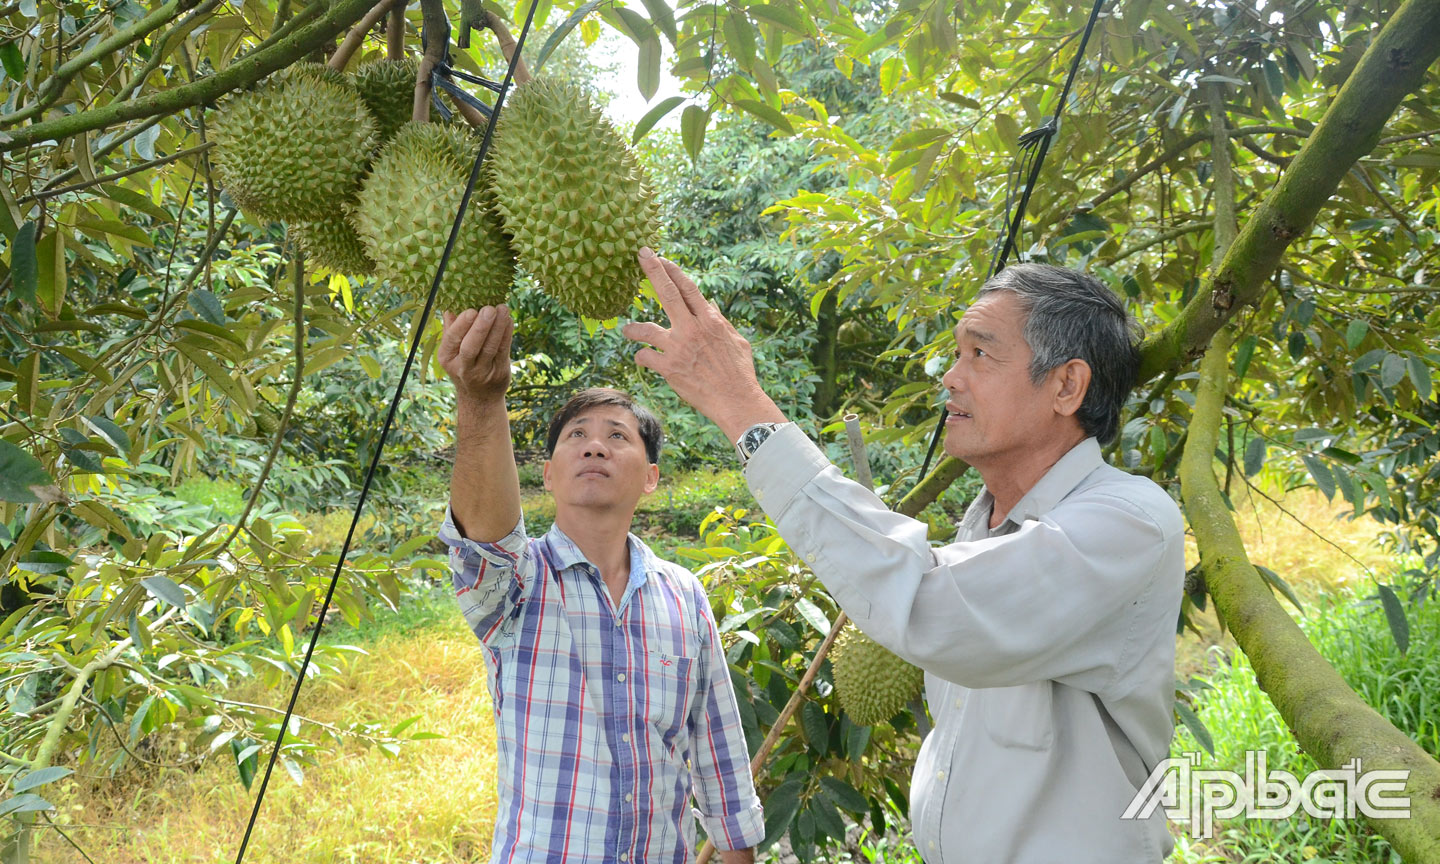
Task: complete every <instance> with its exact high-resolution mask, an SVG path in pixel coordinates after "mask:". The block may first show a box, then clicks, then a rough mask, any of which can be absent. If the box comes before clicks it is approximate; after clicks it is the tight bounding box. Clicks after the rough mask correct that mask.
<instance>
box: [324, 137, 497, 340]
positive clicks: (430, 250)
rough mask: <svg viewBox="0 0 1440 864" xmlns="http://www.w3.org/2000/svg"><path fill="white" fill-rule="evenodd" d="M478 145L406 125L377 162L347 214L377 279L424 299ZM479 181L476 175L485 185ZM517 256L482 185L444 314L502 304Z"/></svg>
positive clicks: (469, 213) (451, 274) (449, 280)
mask: <svg viewBox="0 0 1440 864" xmlns="http://www.w3.org/2000/svg"><path fill="white" fill-rule="evenodd" d="M479 149H480V141H479V140H478V139H477V138H475V137H474V136H473V135H471V134H469V132H468V131H467V130H466V129H464V128H462V127H459V126H452V125H448V124H439V123H408V124H406V125H405V126H403V127H401V129H400V131H399V132H397V133H396V134H395V137H394V138H393V139H392V140H391V141H390V143H389V144H388V145H386V147H385V149H384V150H382V151H381V152H380V155H379V156H378V157H376V159H375V164H374V166H373V167H372V169H371V172H370V176H369V177H367V178H366V179H365V184H364V186H363V188H362V189H361V190H360V197H359V199H358V200H357V202H356V204H355V208H354V210H353V213H352V219H353V223H354V225H355V229H356V232H357V233H358V234H359V235H360V239H361V241H362V242H363V243H364V244H365V251H366V253H367V254H368V255H369V256H370V258H371V259H372V260H373V261H374V262H375V267H376V272H377V273H379V274H380V275H381V276H382V277H383V278H385V279H388V280H389V281H390V282H391V283H392V284H394V285H396V286H397V287H401V288H404V289H407V290H409V291H410V292H411V293H413V294H414V295H415V296H416V297H419V298H424V297H425V296H426V295H427V294H428V293H429V291H430V283H431V281H432V280H433V279H434V278H435V268H436V267H437V266H438V265H439V263H440V254H441V252H442V251H444V249H445V242H446V240H447V239H448V238H449V236H450V225H451V223H452V222H454V220H455V213H456V211H457V210H458V209H459V207H460V197H461V195H462V194H464V191H465V184H466V182H467V181H468V180H469V179H470V168H471V166H472V165H473V164H474V161H475V154H476V152H477V151H478V150H479ZM483 176H484V175H482V178H483ZM514 279H515V253H514V251H513V250H512V249H511V247H510V238H509V237H508V235H507V234H506V233H505V231H504V228H503V227H502V226H501V224H500V220H499V218H498V217H497V216H496V215H495V211H494V205H493V201H492V200H491V197H490V194H489V190H488V189H487V188H486V187H485V186H484V184H483V183H482V184H479V185H477V187H476V189H475V194H474V195H472V196H471V198H470V205H469V207H467V208H466V211H465V221H464V222H463V223H462V224H461V226H460V235H459V237H457V238H456V241H455V249H454V250H453V251H452V252H451V254H450V263H449V264H448V265H446V269H445V280H444V281H443V282H442V283H441V285H440V293H439V296H438V297H437V298H436V304H437V308H439V309H440V310H442V311H448V312H460V311H461V310H464V309H471V308H475V309H478V308H480V307H481V306H487V305H493V304H495V303H500V302H502V301H504V299H505V297H506V295H507V294H508V293H509V290H510V283H511V282H513V281H514Z"/></svg>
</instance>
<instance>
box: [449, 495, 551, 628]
mask: <svg viewBox="0 0 1440 864" xmlns="http://www.w3.org/2000/svg"><path fill="white" fill-rule="evenodd" d="M439 537H440V540H441V542H443V543H444V544H445V545H446V546H448V547H450V580H451V583H452V584H453V585H454V588H455V598H456V600H458V601H459V603H460V611H461V612H463V613H464V614H465V621H466V622H467V623H468V624H469V625H470V629H471V630H472V631H474V633H475V636H476V637H477V638H478V639H479V640H480V641H481V642H487V643H488V642H489V639H490V636H491V635H493V634H494V632H495V630H496V629H497V628H498V627H499V625H500V624H501V623H502V622H503V621H504V620H505V619H506V618H508V617H509V616H510V614H511V613H513V612H515V611H516V610H517V609H518V608H519V605H520V604H521V603H522V602H524V599H525V596H526V594H527V592H528V591H529V589H530V586H531V584H532V583H533V582H534V576H535V571H536V562H535V558H534V553H533V552H532V550H531V545H530V542H529V538H528V537H527V536H526V534H525V517H524V516H523V515H522V516H521V517H520V519H519V521H517V522H516V523H515V528H514V530H512V531H511V532H510V533H509V534H506V535H505V536H504V537H501V538H500V539H499V540H497V541H495V542H493V543H480V542H477V541H475V540H471V539H469V538H468V537H465V536H464V535H462V534H461V533H460V531H459V529H458V528H456V527H455V514H454V513H453V512H451V510H450V508H449V507H447V508H446V509H445V521H444V523H442V524H441V526H440V534H439Z"/></svg>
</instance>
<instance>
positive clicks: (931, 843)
mask: <svg viewBox="0 0 1440 864" xmlns="http://www.w3.org/2000/svg"><path fill="white" fill-rule="evenodd" d="M930 849H931V850H932V851H933V850H934V849H935V841H934V840H931V841H930Z"/></svg>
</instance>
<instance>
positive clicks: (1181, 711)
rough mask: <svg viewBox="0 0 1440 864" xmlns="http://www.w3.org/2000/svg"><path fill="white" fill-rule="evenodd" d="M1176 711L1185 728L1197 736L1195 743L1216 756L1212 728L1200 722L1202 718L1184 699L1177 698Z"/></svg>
mask: <svg viewBox="0 0 1440 864" xmlns="http://www.w3.org/2000/svg"><path fill="white" fill-rule="evenodd" d="M1175 713H1176V715H1178V716H1179V717H1180V722H1182V723H1184V724H1185V728H1186V729H1189V730H1190V734H1191V735H1193V736H1195V743H1197V744H1199V745H1200V746H1201V747H1204V748H1205V752H1206V753H1209V754H1210V755H1211V756H1214V755H1215V741H1214V739H1212V738H1211V737H1210V730H1209V729H1206V728H1205V724H1204V723H1201V722H1200V718H1199V717H1197V716H1196V715H1195V712H1194V711H1191V710H1190V706H1189V705H1186V704H1185V703H1184V701H1182V700H1180V699H1176V700H1175Z"/></svg>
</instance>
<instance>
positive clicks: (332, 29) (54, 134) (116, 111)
mask: <svg viewBox="0 0 1440 864" xmlns="http://www.w3.org/2000/svg"><path fill="white" fill-rule="evenodd" d="M370 5H371V0H335V2H334V4H333V5H332V6H330V8H329V9H328V10H327V11H326V12H325V14H324V15H323V16H321V17H320V18H319V19H318V20H316V21H314V22H313V23H311V24H308V25H306V26H304V27H301V28H300V29H298V30H296V31H295V32H294V33H293V34H291V35H290V36H289V37H287V38H285V39H283V40H280V41H278V42H276V43H275V44H274V45H271V46H270V47H268V48H264V49H262V50H259V51H256V52H255V53H253V54H251V55H249V56H248V57H246V58H245V59H244V60H240V61H238V62H236V63H234V64H232V65H230V66H228V67H226V68H225V69H223V70H222V71H220V72H217V73H215V74H214V75H208V76H206V77H204V78H201V79H200V80H198V81H195V82H193V83H190V84H185V85H182V86H180V87H175V88H173V89H170V90H161V91H159V92H157V93H153V94H151V95H149V96H145V97H142V98H139V99H131V100H129V101H126V102H121V103H119V104H112V105H106V106H104V107H101V108H92V109H90V110H87V111H79V112H76V113H74V114H69V115H66V116H64V117H56V118H53V119H50V120H45V121H42V122H40V123H35V124H33V125H31V126H24V127H21V128H18V129H14V130H12V131H8V132H3V133H0V153H9V152H11V151H14V150H17V149H19V148H22V147H28V146H30V145H32V144H36V143H39V142H41V141H52V140H54V141H59V140H64V139H65V138H68V137H70V136H72V135H78V134H79V133H81V132H89V131H91V130H94V129H103V128H105V127H107V126H113V125H115V124H116V123H123V122H125V121H127V120H139V119H144V118H148V117H155V116H158V115H165V114H174V113H176V112H178V111H183V110H185V109H187V108H193V107H195V106H196V105H202V104H204V103H207V102H213V101H215V100H216V99H219V98H220V97H221V96H224V95H225V94H226V93H229V92H231V91H233V90H238V89H240V88H242V87H248V86H249V85H251V84H254V83H255V82H256V81H259V80H260V79H261V78H264V77H265V76H266V75H269V74H270V73H272V72H275V71H277V70H279V69H283V68H285V67H286V66H289V65H291V64H292V63H294V62H296V61H297V60H299V59H301V58H302V57H304V56H305V55H306V54H309V53H311V52H312V51H315V50H317V49H320V48H322V47H324V46H325V45H327V44H329V43H331V42H332V41H334V39H335V37H336V36H338V35H340V33H342V32H344V31H345V30H346V29H347V28H349V27H350V26H351V25H353V24H354V23H355V22H356V21H358V20H359V19H360V18H361V16H363V15H364V14H365V10H366V9H368V8H369V7H370Z"/></svg>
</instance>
